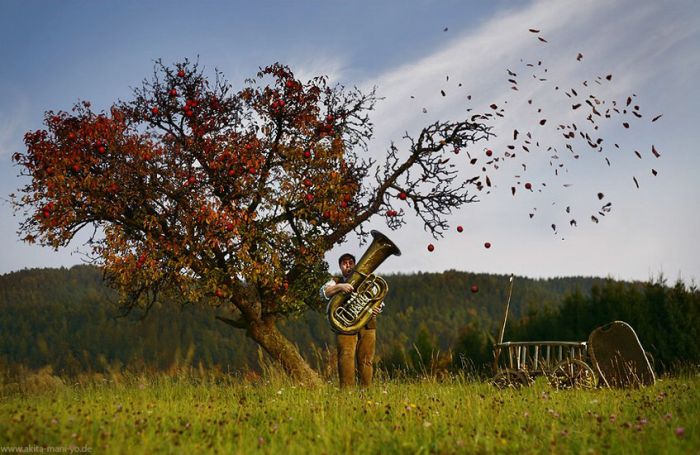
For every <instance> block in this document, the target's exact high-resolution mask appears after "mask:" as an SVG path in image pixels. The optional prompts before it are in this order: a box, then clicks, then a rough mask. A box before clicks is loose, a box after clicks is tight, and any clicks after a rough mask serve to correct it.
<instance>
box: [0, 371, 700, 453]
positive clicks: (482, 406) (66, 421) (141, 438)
mask: <svg viewBox="0 0 700 455" xmlns="http://www.w3.org/2000/svg"><path fill="white" fill-rule="evenodd" d="M269 373H271V372H268V374H266V375H264V376H262V377H261V376H257V375H249V376H248V377H236V376H230V375H222V374H219V373H210V372H207V371H206V370H202V371H198V370H196V369H181V370H179V371H174V372H172V374H170V375H163V374H157V375H156V374H152V375H151V374H149V375H146V374H128V373H126V374H125V373H122V374H119V375H112V376H111V377H97V378H95V377H93V378H83V379H82V380H80V381H77V382H73V383H62V384H59V385H57V384H55V383H53V382H51V381H49V382H46V384H49V385H47V386H46V387H45V388H43V389H41V386H40V385H38V386H35V387H34V388H32V389H29V388H26V387H24V388H21V387H20V388H15V389H13V390H9V389H5V392H4V397H3V400H2V403H0V450H2V447H27V446H35V447H41V446H47V447H64V448H69V447H73V448H74V449H75V450H84V451H85V450H87V449H90V452H91V453H149V454H150V453H206V452H214V453H274V454H277V453H314V454H316V453H327V454H345V453H518V454H521V453H526V454H527V453H606V454H607V453H684V454H685V453H698V451H700V396H699V395H700V390H699V387H698V386H700V378H699V377H698V376H697V375H689V376H685V377H679V378H672V379H664V380H661V381H659V383H658V384H657V385H656V386H653V387H648V388H645V389H639V390H610V389H598V390H569V391H558V390H555V389H552V388H551V387H550V386H549V385H548V384H547V383H546V382H545V381H540V380H538V381H537V382H535V384H534V385H532V386H531V387H527V388H524V389H522V390H497V389H494V388H493V387H491V386H490V385H488V384H486V383H484V382H480V381H477V380H474V379H473V378H471V377H466V376H449V377H447V378H444V379H442V380H437V379H435V378H432V379H409V378H406V379H387V378H384V377H382V375H381V374H380V375H379V376H380V377H379V378H378V380H377V381H376V383H375V385H373V386H372V387H370V388H367V389H353V390H339V389H338V388H337V386H336V384H335V382H327V383H326V384H325V385H323V386H321V387H318V388H303V387H298V386H295V385H294V384H293V383H290V382H289V381H287V380H286V379H285V378H284V377H282V376H279V375H276V374H272V375H270V374H269ZM46 374H48V373H47V372H44V375H46ZM4 450H7V449H4Z"/></svg>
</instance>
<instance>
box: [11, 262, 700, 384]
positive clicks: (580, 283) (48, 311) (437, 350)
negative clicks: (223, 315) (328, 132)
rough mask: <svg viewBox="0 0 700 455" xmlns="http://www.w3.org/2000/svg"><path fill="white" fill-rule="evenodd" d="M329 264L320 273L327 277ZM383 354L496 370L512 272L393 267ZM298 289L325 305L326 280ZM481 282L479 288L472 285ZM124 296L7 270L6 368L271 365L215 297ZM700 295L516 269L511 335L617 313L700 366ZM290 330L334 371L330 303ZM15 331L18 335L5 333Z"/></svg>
mask: <svg viewBox="0 0 700 455" xmlns="http://www.w3.org/2000/svg"><path fill="white" fill-rule="evenodd" d="M321 272H322V270H320V271H319V276H320V274H321ZM385 278H386V279H387V282H388V283H389V287H390V291H389V294H388V295H387V299H386V308H385V310H384V312H383V314H382V315H381V316H380V317H379V320H378V324H379V329H378V340H379V341H378V344H377V360H378V364H379V365H378V366H379V369H380V370H382V371H385V372H387V373H389V374H390V375H391V376H402V375H408V376H415V375H424V374H428V375H437V374H443V373H446V372H449V371H452V372H457V371H464V370H466V371H467V372H468V373H470V374H471V373H477V374H485V375H488V374H490V366H491V361H492V345H493V342H494V340H495V337H496V336H497V333H498V330H499V329H500V326H501V324H502V323H503V312H504V309H505V301H506V299H507V291H508V277H507V276H503V275H486V274H473V273H467V272H457V271H447V272H444V273H419V274H415V275H389V276H385ZM308 280H310V281H309V283H308V284H309V286H308V289H307V290H305V291H304V290H302V289H300V290H299V291H295V292H298V293H299V295H300V296H301V295H302V294H303V293H306V295H305V296H304V298H305V299H307V302H308V303H309V306H313V305H314V302H315V301H314V299H316V304H318V302H317V300H318V298H317V295H316V293H317V292H318V291H317V290H318V287H319V283H318V282H317V281H318V279H317V277H316V276H315V274H314V276H313V277H308ZM472 284H478V286H479V292H478V293H472V292H471V290H470V288H471V285H472ZM117 302H118V296H117V294H116V293H115V292H114V291H112V290H110V289H109V288H108V287H106V286H105V285H104V283H103V281H102V274H101V273H100V271H99V270H98V269H96V268H94V267H91V266H79V267H73V268H71V269H37V270H24V271H20V272H15V273H11V274H7V275H3V276H0V333H2V334H3V336H2V337H0V365H4V368H5V369H7V370H8V372H9V373H8V374H10V376H13V375H14V376H17V375H18V374H20V372H21V371H24V370H22V369H23V368H29V369H30V370H33V371H38V370H40V369H42V368H44V367H46V366H49V367H51V368H52V371H53V372H54V374H58V375H61V376H71V377H75V376H77V375H79V374H81V373H84V372H88V373H89V372H93V373H95V372H99V373H111V372H114V371H120V370H124V369H128V370H130V371H169V370H170V369H171V368H173V367H174V366H178V365H183V364H185V365H191V366H194V367H199V366H200V365H201V367H202V368H205V369H214V370H217V371H223V372H245V371H248V370H260V368H261V365H260V361H259V353H258V350H257V346H256V344H255V343H254V342H252V341H251V340H250V339H248V338H247V337H246V334H245V331H243V330H236V329H233V328H231V327H230V326H229V325H226V324H224V323H222V322H220V321H218V320H216V319H215V316H216V315H219V314H220V311H221V309H218V308H216V307H214V306H198V305H197V306H195V305H185V306H181V305H176V304H172V305H162V304H161V305H155V306H154V307H153V308H151V310H150V312H149V313H148V314H147V315H145V316H143V315H141V314H131V315H129V316H128V317H122V318H119V317H117V316H118V315H119V307H118V305H117ZM699 303H700V295H699V292H698V290H697V289H695V288H692V287H691V288H689V287H687V286H685V285H684V284H682V283H676V284H675V285H674V286H673V287H669V286H666V285H665V284H664V283H663V282H662V281H661V280H659V281H657V282H652V283H622V282H616V281H613V280H603V279H594V278H580V277H579V278H556V279H547V280H533V279H526V278H519V277H518V278H516V281H515V285H514V292H513V296H512V299H511V306H510V316H509V319H508V325H507V327H506V332H505V336H504V340H505V341H537V340H568V341H584V340H586V339H587V338H588V335H589V334H590V332H591V331H592V330H593V329H594V328H595V327H598V326H600V325H603V324H606V323H608V322H611V321H613V320H624V321H626V322H628V323H630V324H631V325H632V327H634V328H635V330H636V331H637V334H638V335H639V337H640V340H641V341H642V344H643V346H644V347H645V348H646V349H647V350H648V351H650V352H651V353H652V355H653V356H654V358H655V360H656V368H657V371H659V372H667V371H675V370H676V369H677V368H678V367H681V366H682V365H684V364H685V365H687V364H695V365H697V364H698V363H700V347H699V344H698V342H697V340H698V339H700V334H699V333H698V330H699V329H698V327H700V315H699V313H700V305H699ZM281 325H282V327H281V330H282V331H283V332H284V334H285V335H286V336H288V337H289V338H290V339H291V340H293V342H294V343H295V344H296V345H297V346H298V347H299V348H300V349H301V351H302V353H303V355H304V357H305V358H306V359H307V360H308V361H309V362H310V363H311V364H312V365H314V366H316V367H317V370H319V371H320V372H322V374H324V375H325V376H326V378H328V379H333V380H334V379H335V373H334V368H335V362H334V360H333V359H334V357H333V356H334V351H335V337H334V334H333V332H332V331H331V330H330V328H329V326H328V322H327V320H326V318H325V314H323V312H318V311H306V312H305V313H303V314H301V315H300V316H294V317H292V318H291V319H288V320H286V321H283V322H282V324H281ZM6 334H10V336H5V335H6Z"/></svg>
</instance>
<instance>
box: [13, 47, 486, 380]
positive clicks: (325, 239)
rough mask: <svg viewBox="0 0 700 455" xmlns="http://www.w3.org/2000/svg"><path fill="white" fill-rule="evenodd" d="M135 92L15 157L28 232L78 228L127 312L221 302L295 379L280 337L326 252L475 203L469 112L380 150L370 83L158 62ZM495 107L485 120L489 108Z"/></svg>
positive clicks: (439, 229) (64, 119) (70, 117)
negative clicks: (375, 143)
mask: <svg viewBox="0 0 700 455" xmlns="http://www.w3.org/2000/svg"><path fill="white" fill-rule="evenodd" d="M133 95H134V96H133V99H132V100H130V101H120V102H117V103H115V104H114V105H113V106H112V107H111V109H110V110H109V112H100V113H96V112H93V111H92V110H91V106H90V104H89V103H88V102H82V103H79V104H77V105H76V106H75V107H74V108H73V110H72V112H63V111H61V112H52V111H49V112H47V113H46V115H45V125H46V128H45V129H42V130H38V131H34V132H29V133H27V134H26V136H25V144H26V147H27V149H26V152H24V153H17V154H15V155H14V156H13V160H14V161H15V162H16V163H18V165H19V166H20V168H21V172H20V174H21V175H23V176H27V177H29V178H30V181H29V183H28V184H26V185H25V186H24V187H23V188H21V189H20V193H21V194H20V195H19V196H15V195H12V201H13V204H14V207H15V211H16V212H20V213H21V214H22V215H23V218H24V220H23V222H22V223H21V225H20V234H21V236H22V238H23V240H25V241H27V242H30V243H33V242H37V243H39V244H41V245H47V246H51V247H53V248H59V247H64V246H66V245H67V244H69V242H70V241H71V239H73V238H74V236H75V235H76V233H77V232H78V231H80V230H82V229H84V228H92V229H94V230H93V231H92V232H93V233H92V235H91V236H90V241H89V245H90V247H91V251H90V258H91V260H92V261H93V262H94V263H96V264H97V265H100V266H101V267H103V269H104V272H105V277H106V279H107V280H108V282H109V283H110V284H111V285H112V286H113V287H115V288H116V289H118V290H119V291H120V293H121V295H122V304H123V305H124V308H125V309H126V310H132V309H134V308H140V309H146V310H147V309H148V308H149V307H150V306H151V305H153V303H154V302H155V301H157V300H158V299H161V300H164V301H166V300H167V301H178V300H179V301H184V302H195V303H202V304H207V303H208V304H213V305H226V306H230V308H231V311H232V316H231V318H222V320H224V321H225V322H227V323H229V324H231V325H232V326H235V327H238V328H242V329H245V330H246V333H247V335H248V336H249V337H250V338H252V339H253V340H255V342H257V343H258V344H260V346H262V347H263V349H264V350H265V351H266V352H267V353H268V354H269V355H270V356H271V357H272V358H273V359H275V360H277V361H279V362H280V364H281V365H282V367H283V368H284V369H285V370H286V371H287V372H288V373H289V374H290V375H291V376H292V377H294V378H296V379H297V380H299V381H305V382H317V381H318V376H317V374H316V373H315V372H314V371H313V370H312V369H311V368H310V367H309V366H308V365H307V363H306V362H305V361H304V360H303V358H302V357H301V356H300V355H299V353H298V351H297V349H296V348H295V347H294V346H293V345H292V344H291V343H290V342H289V341H288V340H287V339H286V338H285V337H284V336H283V335H282V334H281V333H280V332H279V331H278V329H277V326H276V323H277V321H278V320H279V318H281V317H284V316H286V315H290V314H293V313H297V312H300V311H303V310H304V309H305V308H306V306H305V304H313V302H314V300H315V299H317V298H318V297H316V293H317V290H318V288H319V286H320V284H321V283H322V282H323V279H324V278H325V275H326V274H327V270H328V266H327V264H325V262H324V259H323V257H324V253H325V252H326V251H328V250H329V249H331V248H332V247H333V246H334V245H335V244H338V243H341V242H343V241H344V239H345V238H346V236H347V235H348V234H350V233H351V232H353V231H354V232H355V233H356V234H357V235H358V236H359V237H360V238H364V237H365V236H366V232H365V230H364V229H363V224H364V223H365V222H366V221H367V220H369V219H370V218H371V217H374V216H382V217H384V219H385V221H386V224H387V225H388V227H389V228H391V229H398V228H400V227H402V226H403V225H404V224H405V217H406V212H405V210H404V208H405V207H407V204H408V207H410V208H411V209H412V211H413V212H414V213H415V215H417V216H418V217H419V218H420V219H421V220H422V222H423V223H424V225H425V228H426V229H427V230H429V231H430V232H431V233H432V234H433V235H434V236H440V235H441V234H442V233H443V231H444V230H445V229H446V228H447V227H448V226H447V222H446V218H445V216H446V215H447V214H449V213H450V212H451V211H452V210H453V209H454V208H457V207H459V206H461V205H462V204H465V203H468V202H472V201H474V200H475V198H474V196H470V195H469V194H468V188H469V187H470V186H473V185H474V184H475V181H474V180H471V181H467V182H463V183H461V182H456V181H455V180H456V178H457V172H456V170H455V169H454V168H453V167H451V166H450V165H448V164H447V161H448V154H449V153H452V152H454V151H455V150H456V149H457V148H460V147H466V146H467V145H469V144H470V143H474V142H476V141H479V140H482V139H487V138H488V137H489V136H490V135H491V133H490V132H489V127H487V126H486V125H485V124H483V123H479V122H480V121H482V120H485V119H487V118H488V117H487V116H481V115H473V116H471V117H470V118H469V119H465V120H460V121H448V122H436V123H433V124H430V125H428V126H426V127H425V128H423V129H422V130H421V131H420V132H419V134H418V135H417V136H416V137H410V136H409V135H408V134H407V135H406V137H405V139H406V142H405V143H406V145H407V148H408V149H407V150H406V151H404V152H400V150H399V148H398V147H397V146H396V145H395V144H393V143H392V144H391V146H390V147H389V149H388V150H387V152H386V155H385V159H384V160H383V162H380V161H377V160H375V159H372V158H371V156H370V154H369V150H368V141H369V140H370V138H371V137H372V134H373V125H372V123H371V121H370V118H369V113H370V112H371V111H372V109H373V108H374V106H375V103H376V102H377V101H378V98H377V96H376V93H375V90H372V91H369V92H368V93H363V92H362V91H360V90H358V89H356V88H355V89H347V88H345V87H342V86H339V85H336V86H331V85H329V84H328V82H327V80H326V78H325V77H316V78H314V79H312V80H310V81H308V82H303V81H300V80H297V79H296V78H295V77H294V75H293V73H292V71H291V70H290V69H289V68H288V67H286V66H283V65H281V64H274V65H271V66H268V67H266V68H263V69H261V70H260V72H259V73H258V74H257V77H256V78H254V79H250V80H247V81H246V86H245V87H244V88H243V89H242V90H240V91H238V92H235V91H233V89H232V87H231V85H230V84H229V83H228V82H226V81H225V80H224V78H223V76H222V74H221V73H220V72H218V71H216V72H215V78H214V79H213V80H209V79H208V78H207V77H206V76H205V74H204V71H203V69H201V68H200V66H199V65H198V64H197V63H192V62H190V61H187V60H186V61H184V62H183V63H180V64H176V65H174V66H172V67H168V66H165V65H163V64H162V63H161V62H160V61H159V62H156V65H155V69H154V73H153V77H152V78H151V79H150V80H144V82H143V84H142V85H141V86H140V87H139V88H137V89H135V90H134V93H133ZM487 115H488V114H487Z"/></svg>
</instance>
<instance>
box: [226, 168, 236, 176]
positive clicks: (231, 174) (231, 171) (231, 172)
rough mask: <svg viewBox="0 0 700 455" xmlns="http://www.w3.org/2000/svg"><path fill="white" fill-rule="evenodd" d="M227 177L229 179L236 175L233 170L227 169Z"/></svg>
mask: <svg viewBox="0 0 700 455" xmlns="http://www.w3.org/2000/svg"><path fill="white" fill-rule="evenodd" d="M228 175H230V176H231V177H233V176H234V175H236V171H234V170H233V169H229V171H228Z"/></svg>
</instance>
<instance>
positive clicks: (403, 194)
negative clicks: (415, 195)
mask: <svg viewBox="0 0 700 455" xmlns="http://www.w3.org/2000/svg"><path fill="white" fill-rule="evenodd" d="M407 197H408V195H407V194H406V193H405V192H404V191H402V192H400V193H399V199H401V200H402V201H405V200H406V198H407Z"/></svg>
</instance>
